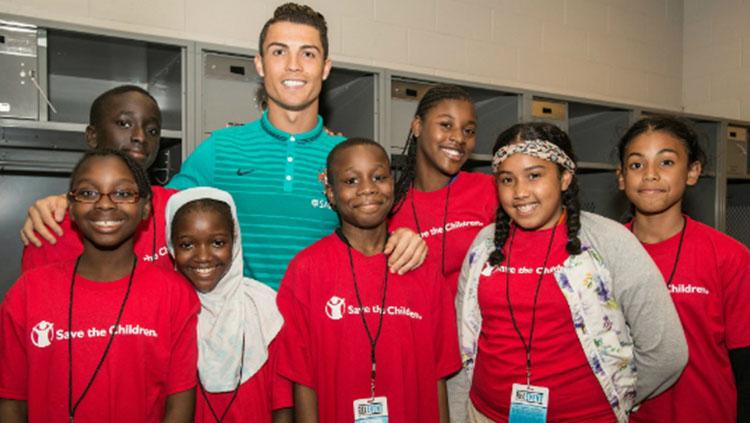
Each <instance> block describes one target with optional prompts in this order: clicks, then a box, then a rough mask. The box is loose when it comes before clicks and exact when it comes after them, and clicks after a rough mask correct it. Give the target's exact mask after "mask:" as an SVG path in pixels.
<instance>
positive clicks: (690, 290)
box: [631, 218, 750, 423]
mask: <svg viewBox="0 0 750 423" xmlns="http://www.w3.org/2000/svg"><path fill="white" fill-rule="evenodd" d="M679 242H680V233H677V234H675V235H674V236H673V237H671V238H669V239H667V240H665V241H662V242H659V243H656V244H643V247H644V248H645V249H646V251H648V253H649V254H650V255H651V258H653V259H654V262H656V264H657V266H659V269H660V270H661V272H662V275H663V276H664V279H665V280H667V279H669V275H670V274H671V273H672V267H673V266H674V260H675V257H676V255H677V246H678V245H679ZM669 290H670V294H671V296H672V301H674V305H675V308H676V309H677V314H678V315H679V316H680V321H681V322H682V326H683V328H684V329H685V337H686V338H687V344H688V351H689V357H688V364H687V366H686V367H685V370H684V371H683V372H682V376H680V379H679V380H678V381H677V383H675V384H674V386H672V388H670V389H668V390H667V391H665V392H664V393H662V394H660V395H659V396H657V397H655V398H653V399H650V400H647V401H645V402H644V403H643V405H642V406H641V408H640V409H639V410H638V411H637V412H636V413H634V414H632V415H631V421H633V422H712V423H718V422H734V421H736V420H737V388H736V386H735V384H734V375H733V373H732V367H731V363H730V362H729V350H731V349H736V348H744V347H748V346H750V252H749V251H748V249H747V247H745V246H744V245H742V244H740V243H739V242H738V241H736V240H734V239H732V238H730V237H728V236H727V235H724V234H723V233H721V232H719V231H717V230H715V229H713V228H711V227H708V226H706V225H704V224H703V223H700V222H698V221H695V220H693V219H690V218H687V226H686V228H685V238H684V240H683V244H682V251H681V253H680V260H679V262H678V263H677V271H676V272H675V275H674V279H673V280H672V284H671V287H670V289H669Z"/></svg>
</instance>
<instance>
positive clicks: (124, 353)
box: [0, 150, 198, 422]
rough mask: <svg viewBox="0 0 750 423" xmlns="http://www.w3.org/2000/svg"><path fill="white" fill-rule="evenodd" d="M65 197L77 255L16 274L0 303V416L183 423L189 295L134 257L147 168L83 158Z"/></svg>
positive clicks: (192, 357)
mask: <svg viewBox="0 0 750 423" xmlns="http://www.w3.org/2000/svg"><path fill="white" fill-rule="evenodd" d="M68 195H69V198H70V219H71V220H72V221H74V222H75V223H76V225H77V226H78V228H79V230H80V232H81V234H82V235H83V252H82V254H81V255H80V256H79V257H78V258H77V259H73V260H67V261H62V262H59V263H55V264H51V265H49V266H43V267H39V268H36V269H33V270H31V271H29V272H27V273H24V274H23V275H22V276H21V277H20V278H19V280H18V281H17V282H16V283H15V284H14V285H13V287H11V289H10V290H9V291H8V293H7V295H6V297H5V299H4V301H3V303H2V305H1V306H0V398H1V399H0V421H3V422H15V421H30V422H52V421H68V420H69V421H74V419H75V420H80V421H111V422H133V421H139V422H161V421H162V420H168V421H183V422H187V421H191V420H192V417H193V410H194V407H193V404H194V399H195V391H194V390H193V387H194V386H195V371H196V360H197V348H196V331H195V328H196V321H197V313H198V300H197V298H196V296H195V293H194V292H193V290H192V289H190V286H189V285H188V284H187V283H185V281H184V280H183V279H182V278H181V277H179V276H178V275H177V274H175V273H174V272H172V271H166V270H163V269H161V268H159V267H156V266H154V265H151V264H149V263H143V262H141V260H139V258H138V257H137V255H136V254H135V253H134V251H133V244H134V242H135V233H136V231H137V230H138V226H139V225H140V224H141V222H142V221H144V220H146V219H147V218H148V216H149V212H150V210H149V205H150V202H149V200H150V198H151V189H150V186H149V184H148V179H147V177H146V174H145V172H144V171H143V169H142V168H141V167H140V166H139V165H137V164H136V163H135V162H134V161H133V160H132V159H131V158H130V157H128V156H126V155H125V154H124V153H121V152H119V151H114V150H96V151H92V152H89V153H87V154H85V155H84V157H83V158H82V159H81V161H80V162H79V163H78V165H77V166H76V168H75V169H74V170H73V174H72V176H71V183H70V193H69V194H68Z"/></svg>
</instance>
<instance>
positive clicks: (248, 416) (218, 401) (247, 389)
mask: <svg viewBox="0 0 750 423" xmlns="http://www.w3.org/2000/svg"><path fill="white" fill-rule="evenodd" d="M278 344H279V342H278V341H275V340H274V342H272V343H271V345H270V346H269V350H268V361H266V363H265V364H264V365H263V367H261V368H260V370H258V372H257V373H256V374H254V375H253V376H252V377H251V378H250V379H248V380H247V381H245V383H243V384H242V385H240V389H239V391H238V392H237V398H235V399H234V402H233V403H232V406H231V407H229V412H227V414H226V417H224V420H222V421H223V422H227V423H228V422H257V423H264V422H267V423H270V422H271V421H272V412H273V411H274V410H278V409H281V408H288V407H292V406H293V405H294V402H293V399H292V383H291V382H290V381H289V380H288V379H286V378H284V377H281V376H280V375H279V374H278V373H276V367H277V365H278V357H279V347H278ZM197 389H198V391H197V392H196V399H195V401H196V402H195V422H196V423H201V422H204V423H215V422H216V419H215V418H214V416H213V414H211V410H209V408H208V405H207V404H206V400H205V399H204V398H203V394H202V392H201V388H200V385H198V388H197ZM206 395H207V396H208V400H209V401H211V407H213V409H214V412H215V413H216V415H217V416H219V417H221V415H222V414H224V411H225V410H226V409H227V405H228V404H229V401H231V400H232V396H233V395H234V393H233V392H225V393H219V394H212V393H207V394H206Z"/></svg>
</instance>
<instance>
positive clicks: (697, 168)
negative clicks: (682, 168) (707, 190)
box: [687, 160, 703, 187]
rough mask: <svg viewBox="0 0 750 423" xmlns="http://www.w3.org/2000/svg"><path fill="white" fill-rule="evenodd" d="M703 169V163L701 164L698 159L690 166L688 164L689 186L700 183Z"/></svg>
mask: <svg viewBox="0 0 750 423" xmlns="http://www.w3.org/2000/svg"><path fill="white" fill-rule="evenodd" d="M702 171H703V165H701V162H699V161H698V160H696V161H694V162H693V163H691V164H690V166H688V175H687V185H688V186H689V187H692V186H693V185H695V184H697V183H698V178H700V177H701V172H702Z"/></svg>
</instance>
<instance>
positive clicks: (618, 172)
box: [615, 166, 625, 191]
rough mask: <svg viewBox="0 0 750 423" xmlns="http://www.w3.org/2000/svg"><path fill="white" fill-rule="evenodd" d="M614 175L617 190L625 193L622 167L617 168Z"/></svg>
mask: <svg viewBox="0 0 750 423" xmlns="http://www.w3.org/2000/svg"><path fill="white" fill-rule="evenodd" d="M615 174H616V175H617V188H619V189H620V191H625V175H623V173H622V166H617V169H616V170H615Z"/></svg>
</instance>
